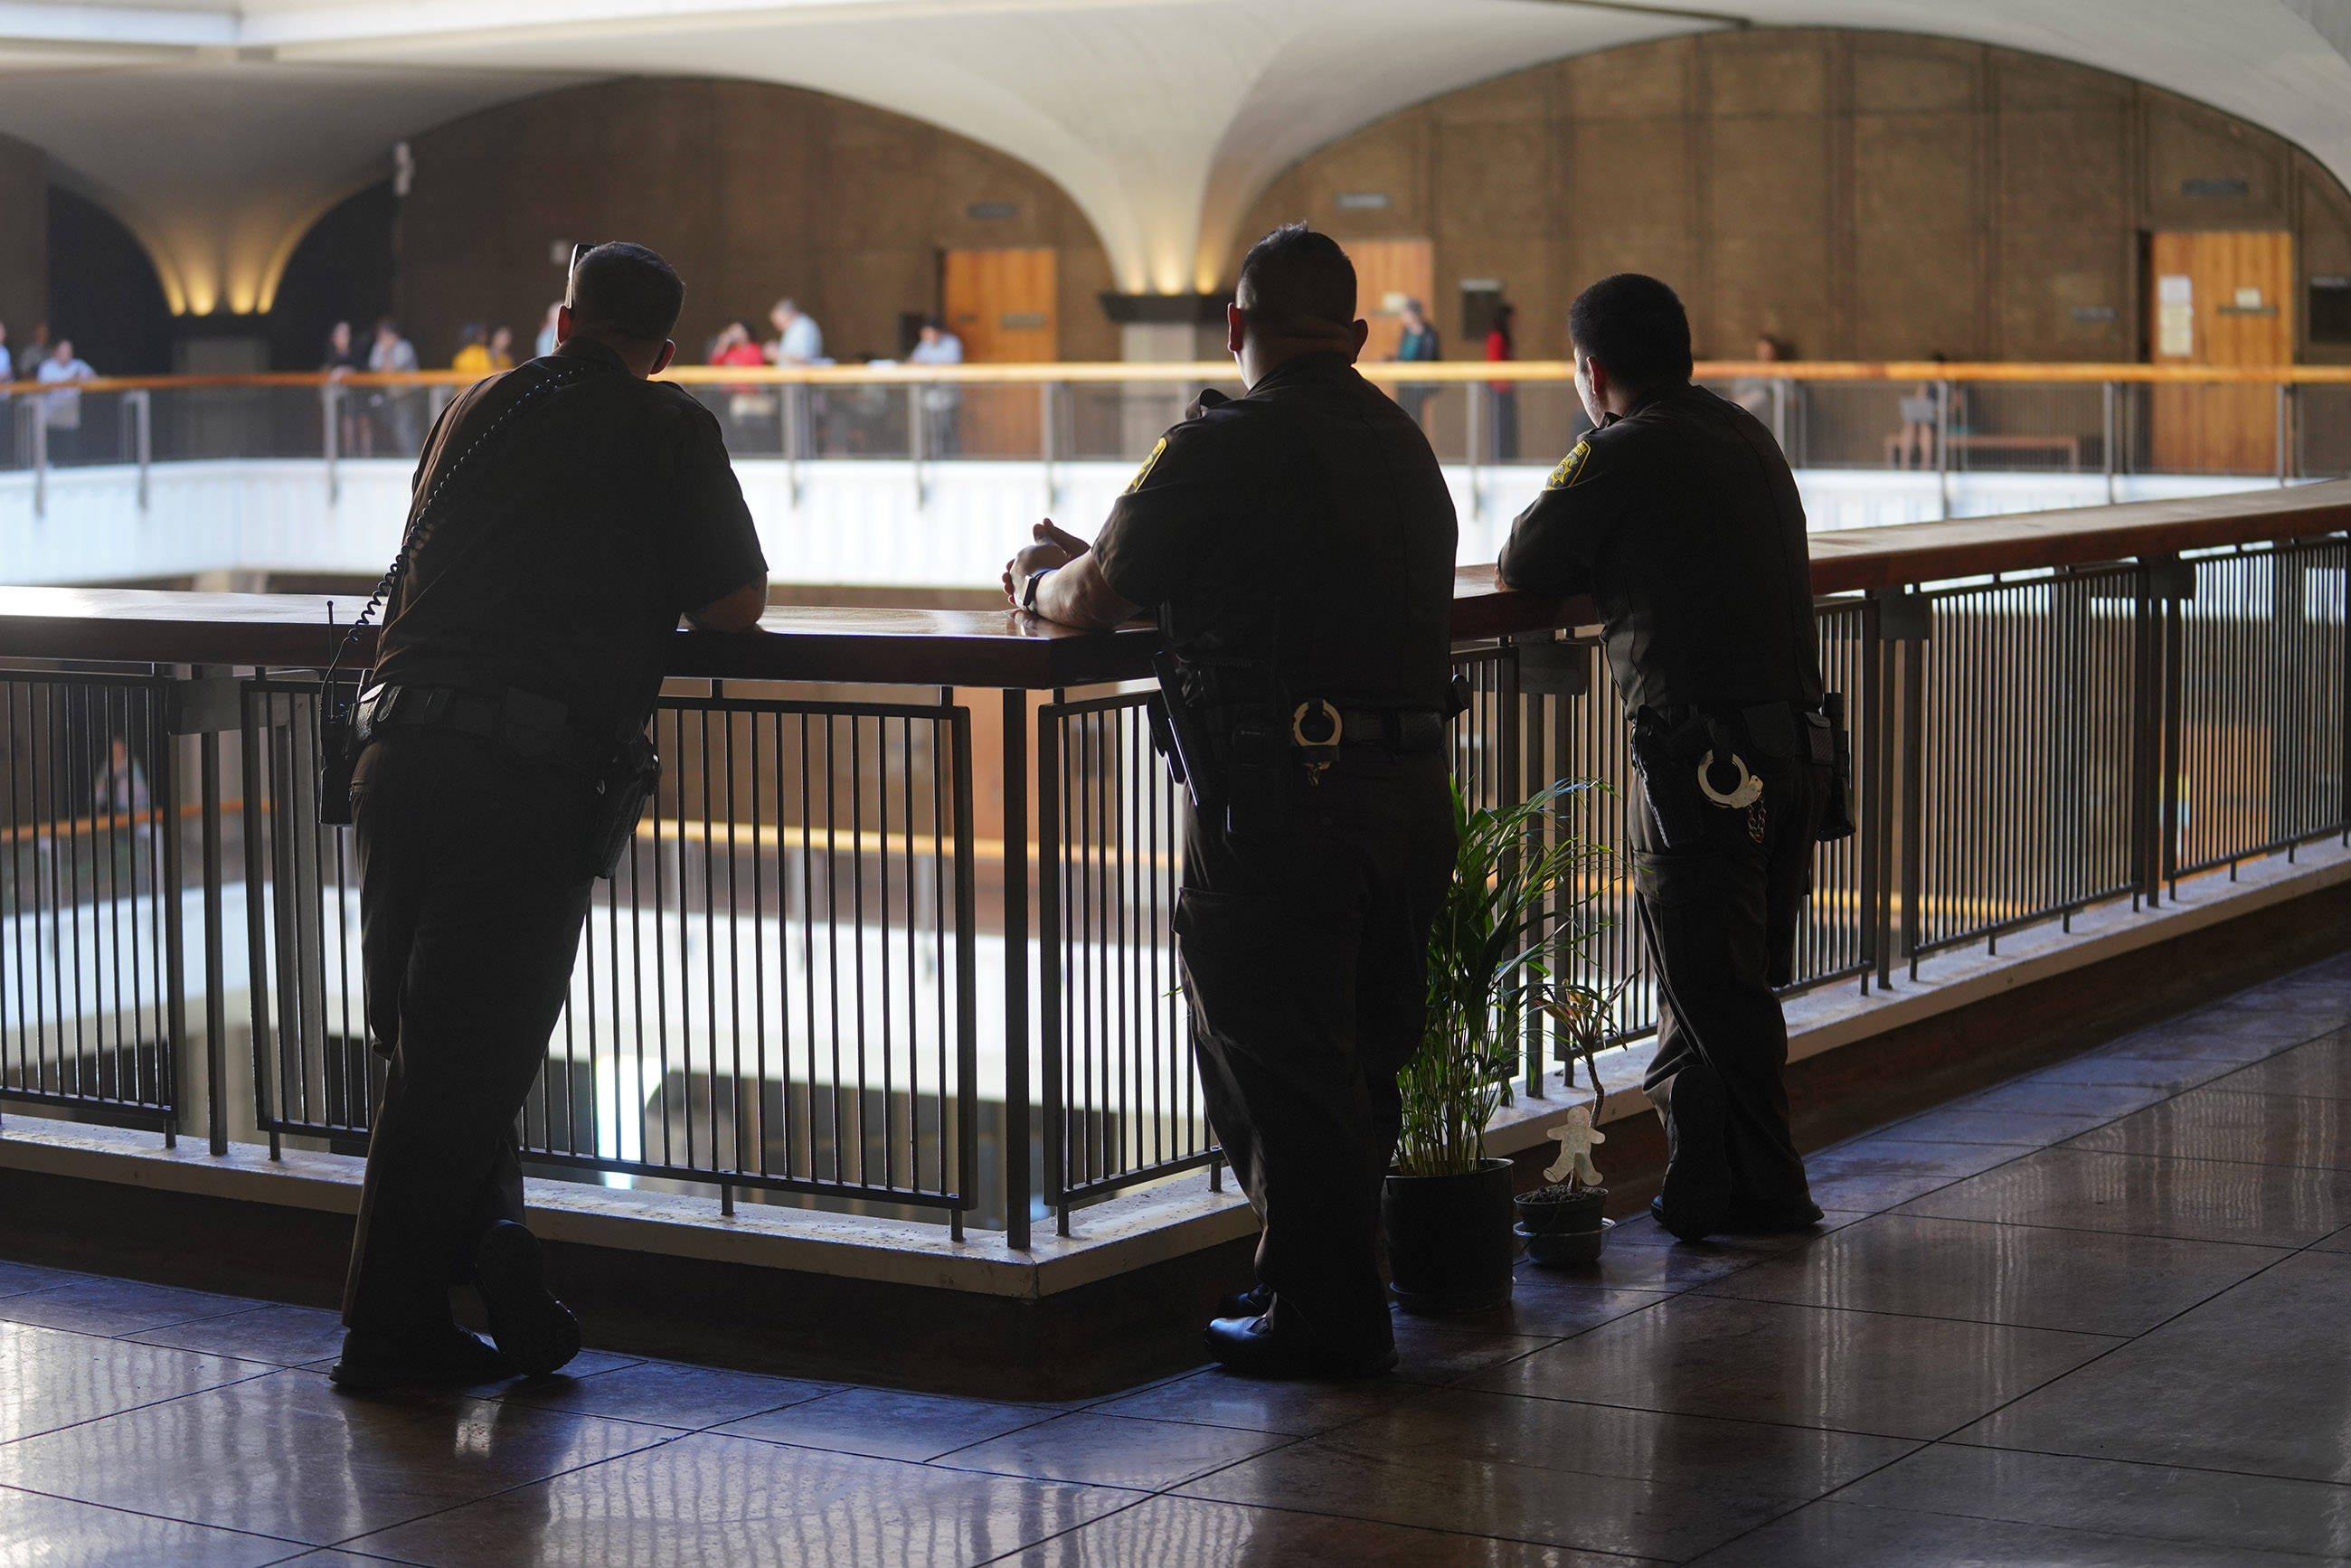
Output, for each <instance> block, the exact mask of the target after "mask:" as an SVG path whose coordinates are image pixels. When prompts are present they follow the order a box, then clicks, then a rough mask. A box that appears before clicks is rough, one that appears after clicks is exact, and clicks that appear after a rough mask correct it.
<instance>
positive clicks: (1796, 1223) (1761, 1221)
mask: <svg viewBox="0 0 2351 1568" xmlns="http://www.w3.org/2000/svg"><path fill="white" fill-rule="evenodd" d="M1821 1219H1822V1215H1821V1206H1820V1205H1819V1204H1817V1203H1814V1202H1813V1201H1812V1200H1811V1199H1810V1198H1806V1199H1803V1200H1802V1201H1799V1202H1795V1203H1734V1204H1732V1205H1731V1206H1730V1207H1729V1208H1728V1209H1727V1210H1725V1211H1724V1213H1723V1216H1722V1223H1721V1224H1720V1225H1719V1226H1717V1227H1716V1228H1717V1229H1719V1230H1721V1231H1724V1232H1726V1233H1728V1234H1729V1235H1732V1236H1783V1235H1785V1234H1787V1233H1788V1232H1789V1231H1792V1230H1810V1229H1811V1228H1813V1226H1815V1225H1818V1224H1819V1223H1820V1222H1821Z"/></svg>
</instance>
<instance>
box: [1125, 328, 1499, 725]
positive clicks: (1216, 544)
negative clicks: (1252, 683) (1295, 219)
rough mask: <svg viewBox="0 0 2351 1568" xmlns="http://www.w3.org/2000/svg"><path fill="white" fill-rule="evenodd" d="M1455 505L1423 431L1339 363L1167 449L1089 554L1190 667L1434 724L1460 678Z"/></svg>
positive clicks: (1301, 371)
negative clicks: (1455, 673)
mask: <svg viewBox="0 0 2351 1568" xmlns="http://www.w3.org/2000/svg"><path fill="white" fill-rule="evenodd" d="M1454 533H1455V525H1454V518H1453V498H1452V496H1451V493H1450V492H1448V491H1447V489H1446V487H1445V476H1444V473H1443V471H1442V470H1440V469H1439V468H1438V467H1437V458H1436V455H1434V454H1433V453H1431V452H1430V451H1429V447H1428V440H1427V438H1426V436H1424V435H1423V434H1421V432H1420V427H1419V426H1418V425H1416V424H1415V423H1413V422H1412V421H1411V420H1410V419H1409V418H1407V417H1406V416H1405V413H1404V411H1403V410H1402V409H1400V408H1398V407H1397V406H1396V405H1395V402H1393V401H1392V400H1391V399H1389V398H1388V397H1387V396H1386V395H1385V394H1384V393H1383V392H1381V391H1380V390H1379V389H1378V388H1376V387H1374V386H1373V385H1372V384H1371V383H1370V382H1367V381H1365V380H1364V378H1363V377H1362V376H1360V375H1357V374H1356V373H1355V370H1354V367H1353V366H1352V365H1350V364H1348V363H1347V361H1346V360H1345V359H1344V358H1343V356H1341V355H1338V354H1305V355H1301V356H1300V357H1299V358H1297V359H1294V360H1290V361H1285V362H1284V363H1282V364H1280V365H1279V366H1277V367H1275V368H1274V369H1273V370H1272V371H1270V372H1269V373H1268V374H1267V375H1266V376H1265V377H1264V379H1263V380H1261V381H1259V382H1258V384H1257V386H1256V387H1255V388H1253V389H1252V390H1251V391H1250V392H1249V395H1248V396H1247V397H1243V398H1237V399H1235V400H1233V401H1231V402H1224V403H1220V404H1218V405H1217V406H1215V407H1213V408H1209V409H1207V410H1205V411H1203V412H1202V413H1201V414H1200V416H1199V417H1198V418H1196V419H1190V420H1186V421H1185V422H1184V423H1182V424H1179V425H1177V426H1175V428H1174V429H1173V430H1170V431H1169V432H1168V433H1167V434H1165V435H1164V436H1162V437H1160V439H1159V444H1158V446H1157V447H1156V448H1155V450H1154V451H1153V453H1152V455H1151V457H1150V460H1149V461H1148V462H1146V463H1145V464H1144V467H1143V472H1142V473H1141V474H1139V475H1137V476H1135V481H1134V485H1133V486H1130V487H1129V488H1128V490H1127V493H1126V494H1125V495H1123V496H1122V497H1119V500H1118V502H1117V504H1116V505H1114V506H1113V507H1112V508H1111V514H1110V521H1109V523H1108V524H1107V525H1106V526H1105V527H1104V528H1103V529H1102V535H1101V537H1100V538H1097V539H1096V540H1095V542H1094V549H1095V552H1096V554H1097V556H1098V558H1099V559H1100V561H1101V565H1102V577H1103V579H1104V580H1106V581H1107V582H1108V583H1109V584H1110V587H1111V590H1112V591H1113V592H1115V593H1117V594H1118V595H1119V596H1120V597H1121V598H1123V599H1125V600H1128V601H1132V602H1134V603H1136V604H1144V605H1154V606H1156V607H1157V609H1158V613H1159V617H1160V624H1161V628H1162V630H1163V631H1164V632H1165V634H1166V637H1167V640H1168V645H1169V648H1170V649H1171V651H1172V652H1173V653H1175V656H1176V658H1177V659H1179V660H1181V661H1182V662H1183V663H1184V664H1186V665H1187V666H1195V667H1197V666H1208V667H1225V668H1234V667H1242V666H1250V665H1267V666H1270V667H1273V668H1275V669H1276V670H1278V680H1279V682H1280V685H1281V687H1282V689H1284V690H1285V691H1289V692H1293V693H1296V694H1297V695H1300V696H1320V697H1325V698H1328V699H1329V700H1330V701H1332V702H1334V703H1342V704H1351V705H1352V704H1361V705H1363V706H1367V707H1418V708H1428V709H1434V708H1437V707H1438V706H1441V705H1442V704H1443V702H1444V700H1445V691H1446V685H1447V682H1448V681H1449V680H1450V679H1451V677H1452V668H1451V665H1450V664H1448V663H1447V653H1448V649H1449V647H1450V645H1451V617H1452V611H1453V549H1454Z"/></svg>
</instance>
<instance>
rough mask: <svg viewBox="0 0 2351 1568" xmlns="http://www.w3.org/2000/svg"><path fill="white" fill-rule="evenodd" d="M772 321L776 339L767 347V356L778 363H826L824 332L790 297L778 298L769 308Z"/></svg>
mask: <svg viewBox="0 0 2351 1568" xmlns="http://www.w3.org/2000/svg"><path fill="white" fill-rule="evenodd" d="M768 320H769V321H771V322H773V323H775V328H776V341H775V343H774V344H773V346H771V347H770V348H769V349H768V359H770V360H772V361H775V362H776V363H777V364H779V365H821V364H826V363H829V362H830V361H827V360H826V359H825V357H824V333H823V332H822V331H821V330H820V329H819V328H818V327H817V324H816V320H815V319H814V318H813V317H811V316H810V315H809V314H808V312H807V311H805V310H802V309H801V308H799V306H798V305H796V304H794V303H793V302H792V301H791V300H789V299H778V300H777V301H776V308H774V309H773V310H770V311H768Z"/></svg>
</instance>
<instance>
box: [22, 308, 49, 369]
mask: <svg viewBox="0 0 2351 1568" xmlns="http://www.w3.org/2000/svg"><path fill="white" fill-rule="evenodd" d="M48 357H49V324H48V323H47V321H36V322H34V323H33V335H32V336H31V337H30V338H27V339H26V340H25V346H24V348H23V349H22V350H19V351H18V353H17V355H16V361H15V363H16V380H18V381H20V382H26V381H31V380H32V379H33V377H34V376H35V375H36V374H37V373H38V372H39V371H40V368H41V361H43V360H46V359H47V358H48Z"/></svg>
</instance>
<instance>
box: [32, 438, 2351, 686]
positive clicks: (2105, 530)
mask: <svg viewBox="0 0 2351 1568" xmlns="http://www.w3.org/2000/svg"><path fill="white" fill-rule="evenodd" d="M2346 531H2351V479H2338V480H2334V481H2330V482H2328V483H2325V484H2319V485H2301V486H2291V487H2288V488H2283V489H2274V490H2259V491H2251V492H2243V493H2240V494H2236V495H2230V496H2210V497H2195V498H2192V499H2185V500H2170V501H2141V502H2136V503H2133V504H2131V505H2128V506H2121V507H2081V508H2079V509H2075V510H2069V511H2058V512H2032V513H2026V514H2023V515H2022V516H2014V517H1980V518H1971V519H1969V520H1966V521H1959V522H1947V523H1907V524H1903V525H1900V526H1898V527H1894V528H1850V529H1845V530H1844V531H1841V532H1836V533H1826V534H1814V535H1813V536H1812V541H1811V545H1812V558H1813V589H1814V591H1816V592H1820V593H1824V594H1825V593H1851V592H1856V591H1861V590H1865V589H1875V588H1894V587H1900V586H1903V585H1906V584H1912V583H1922V582H1935V581H1943V580H1949V579H1952V578H1959V577H1973V576H1978V575H1982V574H1987V573H1991V572H2014V571H2027V570H2034V569H2037V568H2045V567H2063V566H2080V565H2085V564H2087V563H2090V562H2095V561H2107V560H2124V559H2131V558H2134V557H2137V556H2160V555H2173V554H2177V553H2179V551H2182V550H2190V549H2210V548H2215V547H2220V546H2227V545H2239V544H2253V543H2258V542H2261V541H2263V540H2268V539H2286V538H2311V537H2314V536H2317V535H2322V534H2333V533H2342V532H2346ZM1009 542H1010V541H1008V543H1009ZM328 602H329V601H328V600H327V599H326V598H324V597H322V596H320V595H317V594H266V593H164V592H155V591H147V590H141V589H111V588H0V657H7V658H18V659H101V660H122V661H129V662H135V663H141V664H235V665H246V666H267V667H275V668H281V669H286V668H316V667H317V666H319V665H320V664H324V663H325V662H326V659H327V657H328V654H329V650H330V642H329V638H330V636H332V637H336V638H339V637H340V635H341V632H340V631H337V632H332V633H330V632H329V629H328V624H327V605H328ZM334 602H335V603H336V606H337V620H338V622H340V623H341V624H344V625H348V623H349V622H350V614H351V612H352V611H353V610H354V609H356V608H357V601H356V600H355V599H350V598H345V599H339V600H337V601H334ZM1596 619H1597V617H1596V616H1595V614H1594V613H1593V609H1592V607H1591V605H1590V604H1589V603H1588V602H1585V601H1580V600H1567V601H1562V600H1557V599H1548V598H1543V597H1541V596H1538V595H1533V594H1524V593H1511V592H1508V591H1503V590H1500V589H1498V588H1497V587H1495V585H1494V570H1493V568H1491V567H1489V566H1476V567H1466V568H1463V569H1462V570H1460V571H1459V572H1458V574H1457V576H1456V579H1455V587H1454V601H1453V632H1454V637H1455V639H1456V640H1457V641H1459V642H1464V643H1468V642H1480V641H1484V640H1487V639H1489V638H1493V637H1499V636H1503V635H1507V634H1510V633H1515V632H1535V631H1541V630H1544V629H1546V628H1557V627H1573V626H1584V625H1589V624H1591V623H1592V622H1593V621H1594V620H1596ZM760 626H761V629H762V630H763V631H764V632H767V633H768V635H764V636H756V637H737V636H726V635H723V634H720V633H717V632H678V633H677V634H676V639H675V642H674V648H675V653H674V654H673V656H672V657H671V660H670V667H669V673H670V674H673V675H677V676H684V677H691V678H726V679H738V680H772V681H809V682H825V683H841V684H862V685H907V686H931V687H937V686H994V687H1026V688H1029V689H1031V690H1040V689H1050V688H1052V687H1055V686H1075V685H1090V684H1096V683H1101V682H1104V681H1116V680H1131V679H1134V678H1137V677H1140V676H1142V675H1144V674H1148V673H1149V670H1150V659H1151V653H1152V651H1153V650H1154V649H1155V647H1156V646H1157V644H1158V632H1157V631H1156V630H1155V628H1154V627H1152V626H1150V625H1148V624H1144V623H1140V622H1138V623H1134V624H1131V625H1128V626H1124V627H1122V628H1120V629H1118V630H1117V631H1115V632H1080V631H1077V630H1074V629H1072V628H1071V627H1067V626H1056V625H1053V624H1051V623H1050V622H1038V621H1034V620H1032V619H1030V618H1029V617H1027V616H1024V615H1021V614H1019V613H1018V612H1013V611H1009V610H1006V611H969V610H872V609H851V608H838V607H828V606H797V605H778V606H775V607H773V608H771V609H769V610H768V612H767V614H766V616H765V617H764V618H763V619H762V620H761V622H760ZM372 657H373V639H372V635H371V634H368V635H365V636H363V637H362V639H361V647H360V650H359V652H358V653H357V654H356V662H357V663H358V664H361V665H364V664H366V663H367V662H368V661H369V660H370V659H371V658H372Z"/></svg>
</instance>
